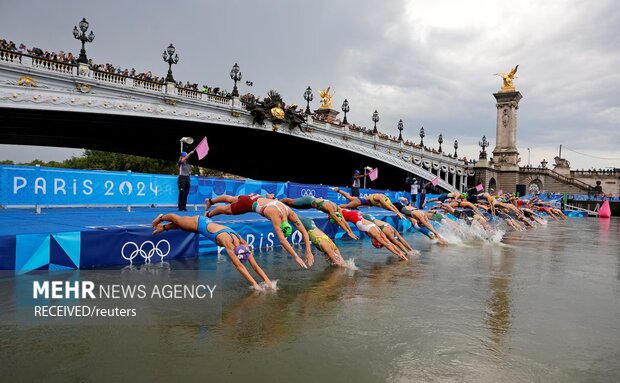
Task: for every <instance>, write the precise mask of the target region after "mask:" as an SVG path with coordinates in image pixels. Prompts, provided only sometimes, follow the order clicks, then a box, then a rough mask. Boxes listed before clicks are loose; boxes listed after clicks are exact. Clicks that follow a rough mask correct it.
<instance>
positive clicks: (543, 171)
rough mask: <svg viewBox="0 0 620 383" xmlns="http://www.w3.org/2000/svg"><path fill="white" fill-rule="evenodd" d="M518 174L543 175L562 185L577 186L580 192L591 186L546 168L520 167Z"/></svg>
mask: <svg viewBox="0 0 620 383" xmlns="http://www.w3.org/2000/svg"><path fill="white" fill-rule="evenodd" d="M519 171H520V172H523V173H532V174H545V175H548V176H549V177H552V178H555V179H556V180H558V181H561V182H563V183H566V184H569V185H574V186H577V187H578V188H581V189H582V190H590V189H592V186H591V185H588V184H587V183H585V182H583V181H581V180H578V179H576V178H570V177H566V176H565V175H563V174H560V173H558V172H556V171H554V170H551V169H547V168H544V169H543V168H530V167H520V168H519Z"/></svg>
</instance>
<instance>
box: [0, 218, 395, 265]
mask: <svg viewBox="0 0 620 383" xmlns="http://www.w3.org/2000/svg"><path fill="white" fill-rule="evenodd" d="M362 211H364V212H370V213H371V214H373V215H375V216H376V217H377V218H379V219H382V220H386V221H388V222H390V223H391V224H393V225H394V226H395V227H397V228H398V229H399V230H401V231H402V227H400V226H399V225H400V223H399V221H398V220H397V219H396V216H395V215H394V214H393V213H391V212H388V211H385V210H383V209H380V208H362ZM160 213H175V214H179V215H185V216H192V215H199V214H203V210H197V211H188V212H178V211H177V210H176V209H173V208H134V209H133V210H132V211H131V212H128V211H127V210H126V209H124V208H50V209H45V210H43V211H42V213H41V214H35V212H34V210H31V209H2V210H0V270H15V272H16V273H26V272H29V271H33V270H66V269H89V268H95V267H110V266H113V267H117V266H124V265H128V264H138V263H148V262H157V261H160V260H164V259H165V260H170V259H176V258H184V257H197V256H208V255H215V254H217V253H218V252H219V251H221V249H218V246H217V245H216V244H214V243H213V242H212V241H210V240H208V239H206V238H204V237H202V236H199V235H197V234H194V233H187V232H183V231H181V230H174V231H168V232H164V233H161V234H158V235H156V236H154V235H152V234H151V232H152V230H153V228H152V227H151V222H152V221H153V219H155V217H157V215H158V214H160ZM297 213H298V214H299V215H301V216H304V217H310V218H313V219H314V220H315V222H316V224H317V226H318V227H319V228H320V229H321V230H323V231H324V232H325V233H326V234H328V235H329V236H330V237H332V238H340V237H342V236H343V235H345V233H344V231H343V230H342V229H340V228H339V227H338V226H336V225H334V224H331V223H329V220H328V219H327V215H326V214H324V213H322V212H319V211H317V210H297ZM214 221H215V222H218V223H222V224H224V225H227V226H229V227H231V228H233V229H234V230H236V231H237V232H239V233H240V234H242V235H243V236H244V238H245V239H246V240H247V241H248V243H249V244H250V245H251V246H252V247H254V248H268V247H270V246H279V245H278V240H277V237H276V236H275V234H274V233H273V226H272V224H271V222H269V221H268V220H266V219H265V218H263V217H262V216H260V215H258V214H256V213H248V214H244V215H240V216H226V215H221V216H217V217H215V218H214ZM352 228H353V230H354V232H356V233H359V232H358V230H357V228H355V227H352ZM289 240H290V242H291V243H293V244H297V243H300V242H301V240H302V237H301V233H299V232H294V233H293V235H291V237H290V238H289Z"/></svg>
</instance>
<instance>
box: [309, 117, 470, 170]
mask: <svg viewBox="0 0 620 383" xmlns="http://www.w3.org/2000/svg"><path fill="white" fill-rule="evenodd" d="M314 118H315V119H317V120H323V118H321V115H316V114H315V115H314ZM336 121H338V125H342V124H341V123H340V121H339V120H336ZM349 130H353V131H355V132H362V133H365V134H369V135H372V134H373V130H374V129H368V128H366V127H365V126H358V125H355V124H350V125H349ZM377 135H378V136H379V137H380V138H384V139H386V140H388V139H389V140H392V141H395V142H398V138H397V137H395V136H390V135H388V134H385V133H382V132H378V133H377ZM403 144H404V145H406V146H411V147H413V148H416V149H424V150H425V151H427V152H431V153H434V154H441V152H439V151H438V150H436V149H435V148H428V147H426V146H424V147H422V146H421V145H418V144H416V143H415V142H413V141H409V140H403ZM444 155H445V156H446V157H449V158H457V157H455V156H454V155H452V153H448V154H444ZM457 159H459V158H457ZM460 160H462V161H465V162H467V159H466V158H465V157H463V158H460Z"/></svg>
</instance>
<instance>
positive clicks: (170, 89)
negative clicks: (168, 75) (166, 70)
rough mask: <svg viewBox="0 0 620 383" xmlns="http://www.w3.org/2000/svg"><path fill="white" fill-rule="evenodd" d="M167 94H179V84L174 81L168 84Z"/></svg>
mask: <svg viewBox="0 0 620 383" xmlns="http://www.w3.org/2000/svg"><path fill="white" fill-rule="evenodd" d="M166 94H177V84H175V83H174V82H172V81H169V82H167V83H166Z"/></svg>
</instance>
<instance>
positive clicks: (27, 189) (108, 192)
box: [0, 166, 178, 206]
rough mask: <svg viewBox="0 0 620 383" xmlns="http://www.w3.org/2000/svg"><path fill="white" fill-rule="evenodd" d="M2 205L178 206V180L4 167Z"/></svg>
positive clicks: (1, 170) (0, 173)
mask: <svg viewBox="0 0 620 383" xmlns="http://www.w3.org/2000/svg"><path fill="white" fill-rule="evenodd" d="M0 184H1V185H2V192H1V194H0V204H2V205H4V206H14V205H151V204H156V205H158V204H176V202H177V199H178V188H177V177H176V176H166V175H156V174H141V173H132V172H103V171H101V172H100V171H92V170H74V169H56V168H44V167H39V166H1V167H0Z"/></svg>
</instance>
